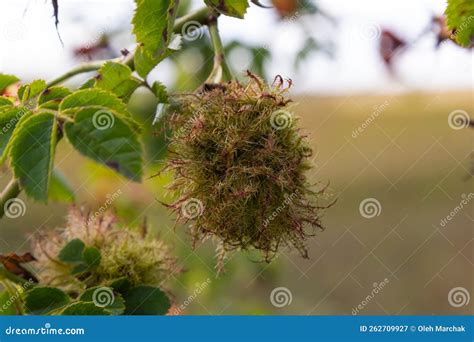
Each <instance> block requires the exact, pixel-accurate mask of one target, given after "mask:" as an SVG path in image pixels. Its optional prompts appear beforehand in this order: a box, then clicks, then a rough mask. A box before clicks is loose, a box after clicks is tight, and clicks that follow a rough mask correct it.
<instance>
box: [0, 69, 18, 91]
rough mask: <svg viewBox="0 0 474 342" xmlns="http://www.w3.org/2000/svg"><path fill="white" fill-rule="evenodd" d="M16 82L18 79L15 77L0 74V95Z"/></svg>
mask: <svg viewBox="0 0 474 342" xmlns="http://www.w3.org/2000/svg"><path fill="white" fill-rule="evenodd" d="M18 81H19V79H18V78H17V77H16V76H13V75H7V74H1V73H0V93H3V92H4V91H5V89H6V88H8V87H9V86H11V85H12V84H14V83H16V82H18Z"/></svg>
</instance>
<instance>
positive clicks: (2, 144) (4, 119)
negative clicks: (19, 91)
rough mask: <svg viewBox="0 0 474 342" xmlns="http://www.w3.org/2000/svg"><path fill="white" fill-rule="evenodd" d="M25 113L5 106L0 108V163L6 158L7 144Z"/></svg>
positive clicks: (20, 109) (22, 110) (22, 109)
mask: <svg viewBox="0 0 474 342" xmlns="http://www.w3.org/2000/svg"><path fill="white" fill-rule="evenodd" d="M25 113H26V110H25V109H24V108H18V107H12V106H5V107H2V108H0V161H3V160H4V159H5V157H6V153H5V151H6V149H7V145H8V142H9V141H10V138H11V136H12V135H13V132H14V130H15V127H16V126H17V124H18V122H19V120H20V119H21V117H22V116H23V115H24V114H25Z"/></svg>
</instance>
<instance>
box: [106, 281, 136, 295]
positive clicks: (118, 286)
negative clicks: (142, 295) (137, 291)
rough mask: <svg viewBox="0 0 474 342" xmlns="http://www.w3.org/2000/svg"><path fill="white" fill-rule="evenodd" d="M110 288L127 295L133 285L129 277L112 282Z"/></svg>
mask: <svg viewBox="0 0 474 342" xmlns="http://www.w3.org/2000/svg"><path fill="white" fill-rule="evenodd" d="M109 287H111V288H113V289H114V291H115V292H118V293H121V294H125V293H127V292H128V291H129V290H130V289H131V288H132V283H131V282H130V280H129V279H128V278H127V277H122V278H119V279H115V280H113V281H111V282H110V284H109Z"/></svg>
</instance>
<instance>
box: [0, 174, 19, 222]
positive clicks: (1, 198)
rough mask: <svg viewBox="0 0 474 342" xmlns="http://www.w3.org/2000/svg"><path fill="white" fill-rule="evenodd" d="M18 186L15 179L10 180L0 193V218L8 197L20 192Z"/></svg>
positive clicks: (10, 197)
mask: <svg viewBox="0 0 474 342" xmlns="http://www.w3.org/2000/svg"><path fill="white" fill-rule="evenodd" d="M20 191H21V190H20V186H19V184H18V182H17V180H16V179H12V180H10V182H9V183H8V184H7V186H6V187H5V189H4V190H3V192H2V193H1V194H0V218H1V217H3V215H5V210H6V209H7V208H6V206H7V202H8V200H9V199H12V198H16V197H17V196H18V195H19V194H20Z"/></svg>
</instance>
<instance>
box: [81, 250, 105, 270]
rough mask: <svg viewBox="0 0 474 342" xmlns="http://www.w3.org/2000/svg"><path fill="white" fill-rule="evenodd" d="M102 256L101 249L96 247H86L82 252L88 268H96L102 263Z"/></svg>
mask: <svg viewBox="0 0 474 342" xmlns="http://www.w3.org/2000/svg"><path fill="white" fill-rule="evenodd" d="M101 259H102V256H101V255H100V251H99V250H98V249H97V248H95V247H92V246H90V247H86V248H85V249H84V251H83V252H82V260H84V263H85V264H86V265H87V267H88V269H93V268H96V267H98V266H99V265H100V261H101Z"/></svg>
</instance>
